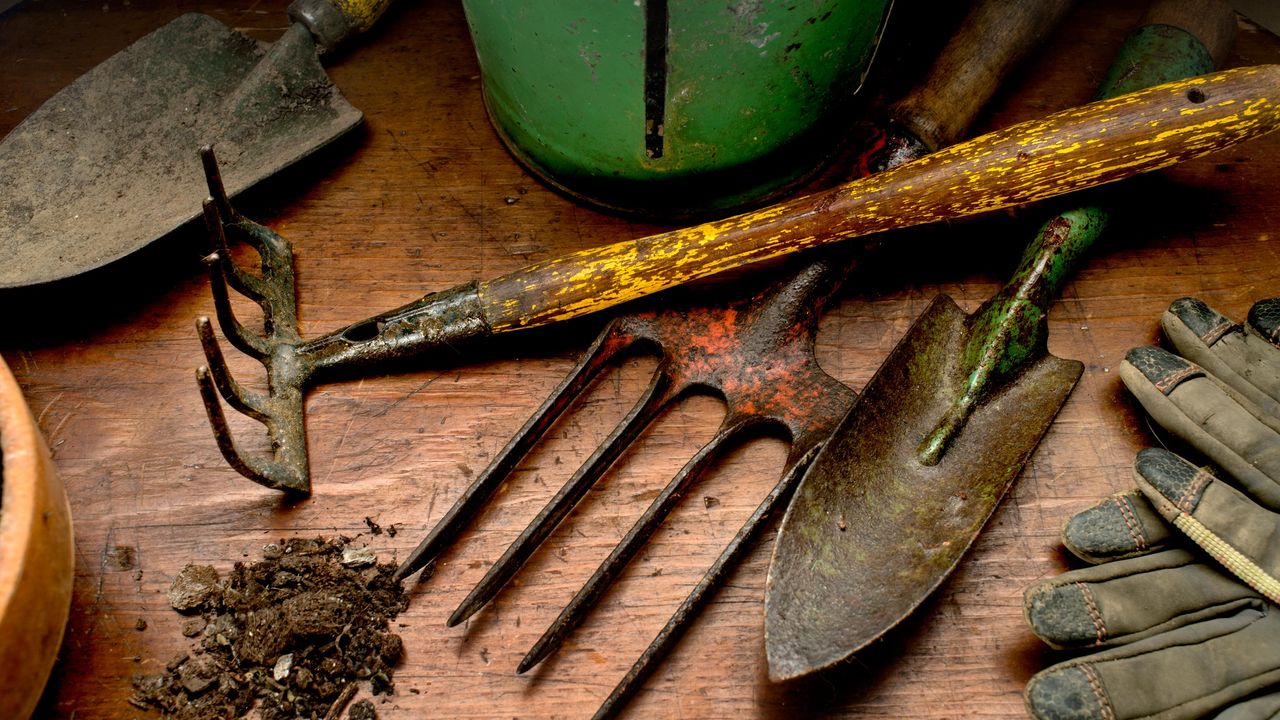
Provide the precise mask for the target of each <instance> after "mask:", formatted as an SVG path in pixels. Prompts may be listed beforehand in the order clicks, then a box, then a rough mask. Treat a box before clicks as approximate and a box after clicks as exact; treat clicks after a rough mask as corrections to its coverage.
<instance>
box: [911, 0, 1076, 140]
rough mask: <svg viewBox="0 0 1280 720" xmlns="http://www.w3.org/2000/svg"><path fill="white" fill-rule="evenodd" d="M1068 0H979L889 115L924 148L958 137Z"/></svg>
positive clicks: (1055, 20)
mask: <svg viewBox="0 0 1280 720" xmlns="http://www.w3.org/2000/svg"><path fill="white" fill-rule="evenodd" d="M1073 2H1074V0H982V1H981V2H979V3H978V4H977V5H975V6H974V8H973V9H972V10H970V11H969V14H968V15H967V16H966V17H965V20H964V24H963V25H961V26H960V28H959V29H957V30H956V32H955V34H954V35H952V37H951V40H950V41H949V42H948V43H947V46H946V48H944V49H943V51H942V54H941V55H939V56H938V59H937V60H935V61H934V63H933V68H932V70H931V71H930V73H929V76H928V77H927V78H925V80H924V81H923V82H921V83H920V84H919V85H917V86H916V87H915V88H913V89H912V90H911V92H910V94H908V95H907V96H906V97H904V98H902V99H901V100H899V101H898V102H896V103H894V104H893V105H892V106H891V107H890V108H889V112H888V114H889V117H890V119H891V120H893V121H894V122H895V123H897V124H899V125H901V126H902V127H904V128H905V129H906V130H907V131H908V132H910V133H911V135H912V136H914V137H915V138H916V139H918V140H919V141H920V142H922V143H923V144H924V146H925V148H926V149H927V150H928V151H929V152H933V151H935V150H938V149H939V148H943V147H946V146H948V145H951V144H953V143H955V142H957V141H959V140H960V138H961V136H962V135H964V133H965V130H967V129H968V127H969V125H970V123H972V122H973V119H974V117H975V116H977V114H978V111H979V110H981V109H982V106H983V105H985V104H986V102H987V100H988V99H989V98H990V97H991V96H992V95H993V94H995V91H996V88H997V86H999V84H1000V82H1001V81H1002V80H1003V79H1004V78H1005V77H1006V76H1007V75H1008V74H1009V71H1010V70H1011V69H1012V68H1013V67H1014V66H1015V65H1017V64H1018V62H1019V61H1021V60H1022V58H1023V56H1025V55H1026V54H1027V53H1028V52H1029V51H1030V50H1031V49H1032V48H1034V47H1036V45H1037V44H1038V41H1039V40H1040V39H1041V38H1043V37H1044V36H1045V35H1047V34H1048V32H1049V31H1050V30H1052V29H1053V27H1054V26H1055V25H1057V23H1058V21H1059V20H1060V19H1062V16H1063V15H1065V14H1066V12H1067V10H1068V9H1070V7H1071V5H1072V3H1073Z"/></svg>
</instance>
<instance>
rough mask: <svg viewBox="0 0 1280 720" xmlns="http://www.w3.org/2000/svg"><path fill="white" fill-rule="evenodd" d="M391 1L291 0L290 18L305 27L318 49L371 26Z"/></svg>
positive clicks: (332, 45) (324, 48) (338, 42)
mask: <svg viewBox="0 0 1280 720" xmlns="http://www.w3.org/2000/svg"><path fill="white" fill-rule="evenodd" d="M391 2H392V0H293V2H292V3H290V4H289V17H290V18H291V19H292V20H293V21H294V22H298V23H302V24H303V25H306V26H307V30H310V31H311V35H312V36H313V37H314V38H315V40H316V47H317V48H318V49H319V50H320V51H321V52H326V51H329V50H333V49H334V48H336V47H337V46H339V45H341V44H342V42H343V41H345V40H346V39H347V38H350V37H353V36H355V35H358V34H360V33H362V32H364V31H365V30H368V29H369V28H371V27H373V24H374V23H375V22H377V20H378V18H380V17H382V13H383V12H385V11H386V9H387V8H388V7H389V6H390V5H391Z"/></svg>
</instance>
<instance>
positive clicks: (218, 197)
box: [200, 145, 240, 222]
mask: <svg viewBox="0 0 1280 720" xmlns="http://www.w3.org/2000/svg"><path fill="white" fill-rule="evenodd" d="M200 165H201V166H202V167H203V168H204V183H205V185H207V186H208V187H209V199H210V200H212V201H213V202H214V204H215V205H217V210H218V213H219V214H220V215H221V216H222V217H224V218H227V219H228V220H230V221H232V222H236V221H238V220H239V219H240V214H239V213H237V212H236V211H235V208H233V207H231V201H230V200H229V199H227V189H226V186H224V185H223V184H222V170H220V169H219V168H218V158H217V156H216V155H214V153H213V147H212V146H210V145H203V146H201V148H200Z"/></svg>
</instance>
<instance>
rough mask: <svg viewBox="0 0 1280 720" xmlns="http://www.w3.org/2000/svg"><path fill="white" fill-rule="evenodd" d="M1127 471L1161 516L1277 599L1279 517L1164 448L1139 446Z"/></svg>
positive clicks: (1279, 593) (1279, 583) (1279, 584)
mask: <svg viewBox="0 0 1280 720" xmlns="http://www.w3.org/2000/svg"><path fill="white" fill-rule="evenodd" d="M1133 469H1134V475H1135V476H1136V477H1137V480H1138V486H1139V487H1140V488H1142V491H1143V492H1144V493H1146V495H1147V498H1148V499H1150V500H1151V502H1152V504H1153V505H1154V506H1155V508H1156V510H1158V511H1160V514H1161V515H1162V516H1164V518H1165V519H1166V520H1168V521H1169V522H1170V523H1172V524H1173V526H1174V527H1176V528H1178V529H1179V530H1181V531H1182V532H1183V533H1184V534H1186V535H1187V536H1188V537H1190V538H1191V539H1192V540H1193V541H1194V542H1195V543H1196V544H1197V545H1199V546H1200V547H1202V548H1204V550H1205V551H1206V552H1208V553H1209V554H1210V555H1212V556H1213V558H1214V559H1215V560H1217V561H1218V562H1220V563H1222V564H1223V565H1224V566H1225V567H1226V568H1227V569H1228V570H1230V571H1231V572H1232V573H1234V574H1235V575H1236V576H1237V577H1239V578H1240V579H1241V580H1244V581H1245V582H1246V583H1248V584H1249V585H1250V586H1251V587H1253V588H1254V589H1255V590H1257V591H1258V592H1260V593H1262V594H1263V595H1265V596H1266V597H1268V598H1270V599H1271V601H1272V602H1277V603H1280V579H1278V576H1280V541H1278V539H1277V538H1278V536H1280V515H1277V514H1276V513H1273V512H1270V511H1268V510H1265V509H1263V508H1261V507H1258V505H1257V504H1256V503H1254V502H1253V501H1251V500H1249V498H1247V497H1245V495H1244V494H1243V493H1241V492H1240V491H1239V490H1236V489H1235V488H1233V487H1231V486H1230V485H1227V484H1226V483H1224V482H1222V481H1221V480H1218V479H1217V478H1215V477H1214V476H1213V475H1212V474H1210V473H1209V472H1208V471H1206V470H1201V469H1199V468H1197V467H1196V466H1194V465H1192V464H1191V463H1189V462H1187V461H1186V460H1183V459H1182V458H1180V457H1178V456H1177V455H1174V454H1173V453H1171V452H1169V451H1168V450H1161V449H1158V448H1149V449H1147V450H1143V451H1142V452H1140V453H1138V457H1137V458H1136V459H1135V460H1134V461H1133Z"/></svg>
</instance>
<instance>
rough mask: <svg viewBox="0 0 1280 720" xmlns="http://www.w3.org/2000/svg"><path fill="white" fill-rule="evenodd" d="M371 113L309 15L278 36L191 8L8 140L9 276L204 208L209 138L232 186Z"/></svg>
mask: <svg viewBox="0 0 1280 720" xmlns="http://www.w3.org/2000/svg"><path fill="white" fill-rule="evenodd" d="M360 121H361V114H360V111H359V110H356V109H355V108H354V107H352V106H351V104H350V103H348V102H347V101H346V100H345V99H344V98H343V97H342V94H341V93H340V92H338V90H337V88H335V87H334V86H333V84H332V83H331V82H330V81H329V78H328V76H327V75H326V74H325V72H324V70H323V68H321V66H320V63H319V61H318V59H317V57H316V49H315V44H314V41H313V40H312V38H311V35H310V33H309V32H308V31H307V30H306V28H305V27H303V26H302V25H300V24H296V23H295V24H294V25H292V26H291V27H290V29H289V30H288V31H286V32H285V34H284V36H283V37H281V38H280V39H279V40H277V41H276V42H275V43H271V44H267V43H261V42H259V41H257V40H254V39H252V38H250V37H248V36H245V35H243V34H241V33H238V32H236V31H234V30H232V29H231V28H229V27H227V26H225V25H223V24H222V23H220V22H218V21H217V20H214V19H213V18H211V17H208V16H205V15H198V14H189V15H183V16H181V17H179V18H177V19H176V20H174V21H172V22H170V23H169V24H167V25H165V26H164V27H162V28H160V29H158V30H156V31H155V32H152V33H151V34H150V35H147V36H146V37H143V38H142V39H141V40H138V41H137V42H135V43H134V44H133V45H130V46H129V47H127V48H125V49H124V50H122V51H120V52H119V53H117V54H115V55H113V56H112V57H110V58H108V59H107V60H106V61H105V62H103V63H102V64H100V65H98V66H97V67H96V68H94V69H93V70H90V71H89V72H87V73H85V74H84V75H82V76H81V77H80V78H78V79H77V80H76V81H75V82H74V83H72V84H71V85H69V86H67V87H66V88H64V89H63V90H62V91H60V92H59V93H58V94H57V95H55V96H53V97H52V98H50V99H49V101H48V102H46V103H45V104H44V105H42V106H40V108H39V109H37V110H36V111H35V112H34V113H32V114H31V115H30V116H29V117H28V118H27V119H26V120H24V121H23V122H22V124H21V125H19V126H18V127H16V128H14V130H13V132H11V133H9V135H8V136H6V137H5V138H4V139H3V140H0V288H16V287H25V286H30V285H39V284H42V283H48V282H52V281H55V280H60V279H63V278H67V277H71V276H73V275H77V274H79V273H82V272H85V271H87V270H92V269H94V268H97V267H100V266H102V265H106V264H108V263H110V262H112V261H114V260H117V259H119V258H121V257H123V256H125V255H128V254H129V253H132V252H134V251H135V250H138V249H141V248H142V247H144V246H146V245H147V244H149V243H151V242H153V241H154V240H156V239H158V238H160V237H161V236H163V235H165V234H167V233H168V232H170V231H172V230H174V229H175V228H177V227H178V226H180V225H182V224H183V223H185V222H187V221H189V220H191V219H193V218H195V217H196V216H197V215H199V214H200V199H201V198H203V197H204V196H205V194H206V190H205V189H204V180H203V174H202V172H201V170H200V161H199V158H198V156H197V150H198V149H199V147H200V146H201V145H205V144H212V145H216V146H217V151H218V158H219V160H220V161H221V164H222V169H223V174H224V180H225V182H226V186H227V190H228V191H229V192H230V193H232V194H235V193H239V192H241V191H243V190H245V189H247V188H248V187H250V186H251V185H253V184H254V183H255V182H257V181H259V180H262V179H263V178H266V177H269V176H270V175H272V174H274V173H276V172H278V171H280V170H282V169H284V168H285V167H288V166H289V165H291V164H293V163H295V162H297V161H298V160H300V159H302V158H304V157H306V156H307V155H309V154H310V153H312V152H314V151H315V150H317V149H319V148H320V147H323V146H324V145H326V144H328V143H329V142H331V141H333V140H334V139H336V138H338V137H339V136H341V135H343V134H344V133H346V132H347V131H348V130H350V129H352V128H354V127H355V126H357V125H358V124H359V123H360Z"/></svg>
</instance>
